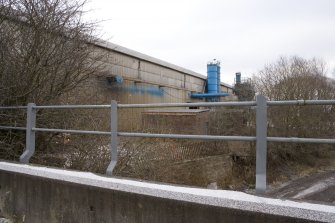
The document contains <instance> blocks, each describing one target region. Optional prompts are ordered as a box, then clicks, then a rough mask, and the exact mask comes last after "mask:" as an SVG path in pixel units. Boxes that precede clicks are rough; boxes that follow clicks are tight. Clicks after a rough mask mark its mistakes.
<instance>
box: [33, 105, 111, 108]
mask: <svg viewBox="0 0 335 223" xmlns="http://www.w3.org/2000/svg"><path fill="white" fill-rule="evenodd" d="M33 108H35V109H96V108H98V109H101V108H111V105H43V106H36V105H35V106H33Z"/></svg>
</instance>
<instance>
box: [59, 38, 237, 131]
mask: <svg viewBox="0 0 335 223" xmlns="http://www.w3.org/2000/svg"><path fill="white" fill-rule="evenodd" d="M93 52H94V53H97V54H99V55H103V56H102V57H101V58H102V60H101V61H99V63H101V65H102V66H103V67H104V69H103V70H104V71H103V72H102V73H101V74H97V75H96V76H94V77H92V78H90V79H89V80H88V81H87V82H85V83H84V85H81V86H78V87H77V88H76V89H75V92H74V93H71V94H70V95H69V97H67V98H64V99H65V100H64V102H65V103H69V104H78V103H79V104H108V103H110V102H111V100H116V101H117V102H118V103H121V104H147V103H178V102H181V103H182V102H184V103H185V102H197V101H222V100H234V99H236V97H235V96H234V94H233V88H232V86H230V85H228V84H225V83H222V82H221V81H220V64H219V62H218V61H212V62H210V63H208V64H207V68H208V76H209V78H207V77H206V76H204V75H201V74H198V73H196V72H193V71H191V70H188V69H185V68H182V67H179V66H176V65H173V64H170V63H167V62H165V61H162V60H159V59H156V58H153V57H150V56H147V55H144V54H142V53H139V52H136V51H133V50H130V49H127V48H125V47H122V46H119V45H116V44H113V43H110V42H106V41H101V40H99V41H97V42H95V43H94V45H93ZM204 66H206V62H204ZM185 109H186V108H185ZM185 109H184V110H183V113H182V114H183V115H186V113H187V110H185ZM187 109H189V108H187ZM193 109H194V108H193ZM146 110H147V109H128V110H127V109H123V111H122V113H119V116H120V120H122V121H121V123H120V124H119V126H120V128H121V129H123V130H127V131H129V130H136V129H138V127H139V126H142V125H143V123H142V121H141V120H142V118H143V114H144V113H145V112H146ZM189 110H190V109H189ZM190 112H191V111H190ZM150 114H151V115H152V116H154V115H161V116H162V115H163V114H158V112H151V113H146V114H145V117H146V118H145V120H147V121H148V120H150V118H149V117H148V115H150ZM164 114H165V115H175V114H176V112H174V113H171V112H169V113H167V112H164ZM190 114H192V115H196V116H201V115H203V114H202V113H195V111H192V113H190ZM155 117H156V116H155ZM175 117H177V116H175ZM178 117H179V116H178ZM190 117H191V116H190ZM168 119H169V118H167V120H168ZM152 120H156V118H154V117H153V118H152ZM195 120H199V118H196V119H195ZM206 123H208V122H207V121H205V120H204V121H203V123H202V125H203V126H204V127H203V129H204V130H201V131H206ZM191 124H192V123H190V125H191ZM146 125H151V124H150V123H146Z"/></svg>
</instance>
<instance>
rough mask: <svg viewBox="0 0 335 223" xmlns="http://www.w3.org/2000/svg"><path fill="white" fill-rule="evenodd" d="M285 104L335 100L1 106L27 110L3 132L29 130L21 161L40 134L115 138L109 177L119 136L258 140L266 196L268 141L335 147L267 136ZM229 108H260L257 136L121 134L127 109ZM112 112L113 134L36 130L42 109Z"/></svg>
mask: <svg viewBox="0 0 335 223" xmlns="http://www.w3.org/2000/svg"><path fill="white" fill-rule="evenodd" d="M283 105H335V100H291V101H267V100H266V98H265V97H264V96H262V95H258V96H257V97H256V101H246V102H201V103H157V104H117V102H116V101H112V102H111V104H110V105H50V106H36V105H35V104H33V103H29V104H28V106H16V107H0V110H3V109H26V110H27V125H26V128H24V127H12V126H0V129H8V130H25V131H26V147H25V150H24V152H23V154H22V155H21V156H20V162H22V163H29V160H30V158H31V157H32V156H33V155H34V152H35V134H36V132H58V133H73V134H95V135H106V136H110V137H111V147H110V149H111V162H110V164H109V166H108V167H107V170H106V174H107V175H109V176H111V175H112V173H113V169H114V168H115V166H116V164H117V159H118V157H117V146H118V137H146V138H171V139H198V140H199V139H201V140H223V141H256V193H257V194H263V193H265V191H266V162H267V142H288V143H293V142H294V143H329V144H335V139H320V138H288V137H267V122H268V120H267V107H268V106H283ZM227 106H239V107H241V106H255V107H256V136H220V135H183V134H152V133H140V132H119V131H118V129H117V127H118V110H119V109H123V108H159V107H227ZM106 108H109V109H111V131H109V132H103V131H84V130H73V129H48V128H36V112H37V110H38V109H106Z"/></svg>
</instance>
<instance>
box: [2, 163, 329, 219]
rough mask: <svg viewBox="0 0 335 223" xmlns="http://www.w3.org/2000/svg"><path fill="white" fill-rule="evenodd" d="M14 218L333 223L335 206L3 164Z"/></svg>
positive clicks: (6, 202)
mask: <svg viewBox="0 0 335 223" xmlns="http://www.w3.org/2000/svg"><path fill="white" fill-rule="evenodd" d="M1 216H2V217H6V218H11V219H13V220H14V222H28V223H29V222H33V223H39V222H51V223H52V222H83V223H85V222H118V223H120V222H121V223H122V222H127V223H129V222H146V223H147V222H149V223H150V222H160V223H163V222H205V223H206V222H311V221H322V222H334V221H335V206H327V205H320V204H309V203H298V202H293V201H285V200H276V199H270V198H264V197H257V196H253V195H248V194H245V193H241V192H233V191H223V190H207V189H199V188H189V187H180V186H171V185H161V184H154V183H147V182H139V181H133V180H126V179H117V178H107V177H104V176H99V175H95V174H92V173H85V172H75V171H65V170H60V169H53V168H45V167H34V166H29V165H22V164H13V163H6V162H0V217H1Z"/></svg>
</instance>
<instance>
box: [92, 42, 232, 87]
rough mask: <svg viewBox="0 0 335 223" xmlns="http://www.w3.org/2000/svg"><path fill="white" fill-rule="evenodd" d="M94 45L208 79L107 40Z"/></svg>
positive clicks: (225, 84) (227, 85) (225, 85)
mask: <svg viewBox="0 0 335 223" xmlns="http://www.w3.org/2000/svg"><path fill="white" fill-rule="evenodd" d="M94 45H96V46H98V47H102V48H105V49H108V50H112V51H115V52H118V53H122V54H125V55H128V56H131V57H134V58H137V59H140V60H144V61H147V62H150V63H154V64H158V65H160V66H163V67H166V68H169V69H172V70H176V71H179V72H181V73H184V74H188V75H191V76H194V77H198V78H201V79H203V80H206V79H207V77H206V76H204V75H202V74H199V73H196V72H194V71H191V70H188V69H185V68H183V67H179V66H177V65H174V64H171V63H168V62H166V61H163V60H160V59H157V58H154V57H151V56H148V55H146V54H143V53H140V52H137V51H135V50H131V49H128V48H126V47H123V46H120V45H117V44H114V43H111V42H108V41H105V40H102V39H97V40H96V42H95V43H94ZM221 86H224V87H228V88H231V89H232V88H233V87H232V86H231V85H229V84H227V83H223V82H221Z"/></svg>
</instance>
